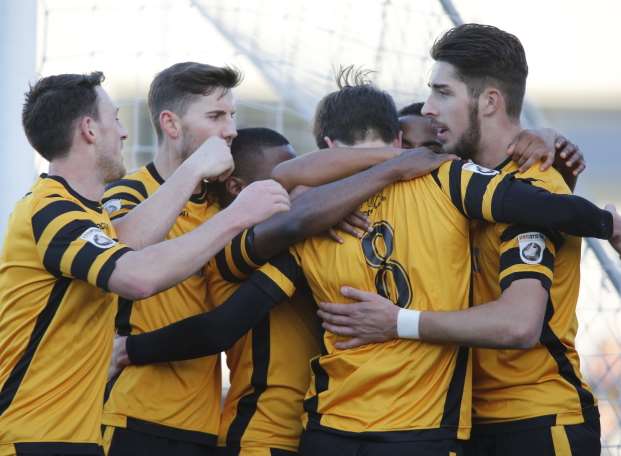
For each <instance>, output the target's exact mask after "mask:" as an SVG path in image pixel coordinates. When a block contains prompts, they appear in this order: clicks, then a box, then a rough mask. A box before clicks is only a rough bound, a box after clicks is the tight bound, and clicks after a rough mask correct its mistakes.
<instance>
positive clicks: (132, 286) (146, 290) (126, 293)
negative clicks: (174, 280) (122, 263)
mask: <svg viewBox="0 0 621 456" xmlns="http://www.w3.org/2000/svg"><path fill="white" fill-rule="evenodd" d="M116 288H117V290H116V293H117V294H118V295H119V296H122V297H123V298H125V299H130V300H132V301H138V300H141V299H146V298H148V297H150V296H153V295H154V294H155V293H157V292H158V291H159V290H158V288H157V286H156V284H155V283H154V281H152V280H149V279H147V278H145V277H141V276H140V274H129V275H128V276H126V277H125V278H124V279H123V281H122V283H119V284H118V286H117V287H116Z"/></svg>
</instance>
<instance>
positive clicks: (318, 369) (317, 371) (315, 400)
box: [304, 331, 330, 424]
mask: <svg viewBox="0 0 621 456" xmlns="http://www.w3.org/2000/svg"><path fill="white" fill-rule="evenodd" d="M324 334H325V331H322V335H321V340H322V345H323V336H324ZM323 350H324V349H323V347H322V352H323ZM320 359H321V357H319V356H318V357H316V358H314V359H312V360H311V364H310V367H311V370H312V371H313V375H314V376H315V391H316V393H315V395H314V396H312V397H309V398H308V399H305V400H304V410H306V412H307V413H308V419H309V421H313V422H315V423H317V424H319V423H320V422H321V414H320V413H319V412H318V410H319V394H320V393H323V392H324V391H327V390H328V386H329V382H330V378H329V377H328V374H327V372H326V371H325V369H324V368H323V367H322V366H321V363H320V362H319V360H320Z"/></svg>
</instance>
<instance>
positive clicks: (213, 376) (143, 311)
mask: <svg viewBox="0 0 621 456" xmlns="http://www.w3.org/2000/svg"><path fill="white" fill-rule="evenodd" d="M230 73H231V71H230V70H227V69H221V68H216V67H212V66H209V65H202V64H197V63H181V64H176V65H173V66H171V67H169V68H167V69H165V70H163V71H162V72H161V73H159V74H158V75H157V76H156V77H155V79H154V81H153V82H152V84H151V88H150V90H149V106H150V108H151V109H162V110H161V111H160V112H159V113H156V112H152V113H151V117H152V118H153V119H154V122H156V123H155V126H156V128H158V127H159V135H158V143H159V144H158V151H157V153H156V156H155V158H154V161H153V163H150V164H147V165H146V166H144V167H142V168H141V169H139V170H138V171H136V172H135V173H132V174H130V175H128V176H126V177H125V178H124V179H121V180H119V181H117V182H114V183H112V184H111V185H109V186H108V188H107V191H106V194H105V198H104V205H105V207H106V208H107V209H108V211H109V212H110V216H111V218H112V219H113V221H114V223H115V226H120V227H122V226H123V224H124V221H125V220H126V219H128V218H129V219H130V220H131V216H132V213H133V212H134V210H138V208H139V207H140V205H142V204H145V203H148V202H149V201H150V200H151V199H152V198H153V197H154V196H156V195H157V193H158V192H160V188H163V187H164V185H163V184H164V182H166V184H168V180H169V176H171V174H173V172H176V171H175V170H176V169H181V168H187V167H188V166H193V165H192V164H193V163H196V162H197V160H199V158H200V159H201V160H205V159H207V158H209V157H210V156H212V155H215V154H217V153H218V151H221V150H222V149H227V148H228V145H230V144H231V142H232V141H233V139H234V138H235V137H236V135H237V130H236V125H235V119H234V113H235V104H234V97H233V93H232V91H231V87H232V86H234V85H235V84H236V82H237V81H238V80H239V78H238V77H233V75H232V74H230ZM260 136H261V138H262V139H261V141H264V142H266V143H270V144H273V143H274V142H273V140H274V134H272V133H270V134H267V133H265V132H264V131H262V135H260ZM275 139H276V140H277V142H280V141H281V137H276V138H275ZM243 141H244V139H243V138H242V144H241V146H243ZM196 157H199V158H196ZM443 160H444V159H443V158H441V157H440V158H438V159H437V160H436V161H435V163H436V165H435V166H437V165H439V163H441V162H442V161H443ZM415 161H416V160H414V162H415ZM188 163H190V165H188ZM429 163H433V161H432V162H429ZM429 163H425V165H428V164H429ZM241 166H242V169H241V170H240V171H242V172H247V171H248V170H247V169H245V168H246V167H244V164H243V162H242V164H241ZM419 168H421V167H419ZM430 169H433V166H432V167H429V168H425V169H424V170H423V171H424V172H428V170H430ZM394 175H395V173H394V172H393V171H392V170H391V169H390V168H385V169H384V171H382V173H377V172H376V178H375V181H376V184H371V186H370V187H369V188H370V189H367V188H363V187H360V186H358V188H350V189H349V191H348V190H347V189H346V188H343V189H341V190H339V191H337V192H332V193H326V191H329V190H326V189H315V190H313V191H309V192H308V193H309V195H308V196H304V198H301V199H300V201H299V202H298V204H297V207H296V208H295V210H293V211H291V212H289V216H287V217H284V218H277V219H275V220H273V221H272V222H270V223H267V224H260V225H259V226H257V227H255V228H254V229H253V230H252V231H244V232H243V233H242V234H241V235H239V236H237V237H236V238H235V240H234V241H233V243H232V244H231V246H229V247H228V248H229V250H232V251H234V252H235V253H236V254H235V255H225V256H223V257H222V259H223V262H222V263H219V265H220V268H221V269H224V270H227V271H234V272H235V271H237V272H239V271H242V272H243V271H245V269H243V268H241V269H240V267H239V265H238V262H239V258H238V257H239V256H240V255H241V256H242V257H244V258H257V257H258V258H269V257H271V256H272V255H273V254H274V253H276V252H278V251H279V250H281V249H282V248H285V247H286V246H288V245H289V244H290V243H292V242H295V241H297V240H300V239H303V238H304V237H306V236H307V235H310V234H315V233H317V231H316V230H317V229H318V228H322V229H327V228H329V227H330V226H331V225H333V224H335V223H336V222H337V221H338V220H340V219H341V218H343V217H344V216H345V215H347V214H348V213H349V212H351V211H353V210H354V209H355V208H356V207H357V206H358V204H359V203H360V202H361V201H363V200H364V199H365V198H366V197H368V196H369V195H370V194H372V192H373V191H374V190H373V188H374V185H375V186H377V185H379V187H377V188H381V186H383V185H385V184H386V183H387V182H392V180H389V179H393V180H394ZM227 176H228V173H224V174H223V175H221V176H220V177H217V178H216V179H212V180H216V181H218V180H223V179H224V178H226V177H227ZM240 177H243V175H242V174H240V173H239V172H238V173H237V174H236V176H235V179H230V180H229V181H228V185H235V184H236V183H239V182H238V179H239V178H240ZM359 182H360V181H354V182H352V183H351V184H350V185H351V186H352V187H353V186H354V185H356V183H359ZM317 192H319V193H317ZM313 194H314V195H315V198H316V199H315V200H313ZM328 196H329V197H330V198H331V201H330V202H329V204H324V205H322V206H319V205H317V201H322V199H325V198H327V197H328ZM185 201H186V202H185V203H184V204H182V205H180V206H178V208H177V211H176V212H175V213H174V215H175V216H174V217H173V218H172V219H170V222H169V225H168V227H169V229H170V225H172V229H170V232H169V233H168V234H167V235H166V234H165V233H164V234H162V236H164V235H166V236H167V237H169V238H174V237H177V236H179V235H181V234H183V233H186V232H189V231H191V230H193V229H194V228H195V227H196V226H197V225H198V224H200V223H202V222H203V221H204V220H207V219H209V218H211V217H213V216H215V214H217V213H218V211H220V210H221V207H220V206H219V204H218V203H217V202H216V201H213V199H212V198H211V199H210V195H208V192H207V186H206V185H204V184H203V183H202V182H200V184H199V185H197V186H196V187H195V192H194V195H193V196H192V197H191V198H189V201H188V200H187V198H186V200H185ZM139 203H140V204H139ZM134 208H136V209H134ZM348 208H349V209H348ZM153 216H154V217H157V215H155V214H154V215H153ZM160 224H161V223H160ZM128 231H131V230H128ZM250 239H253V240H254V248H255V249H256V252H257V253H256V254H254V253H252V252H248V251H247V248H246V244H247V240H250ZM257 266H258V264H256V263H255V265H254V267H257ZM196 271H199V272H197V273H196V274H195V275H194V276H192V277H191V278H190V279H189V280H186V281H184V282H183V283H180V284H178V285H177V286H176V287H173V288H170V289H168V290H166V291H164V292H162V293H159V294H157V295H155V296H152V297H150V298H149V299H147V300H141V301H132V300H127V299H120V300H119V307H118V312H117V317H116V326H117V330H118V332H119V334H120V335H121V336H128V335H130V334H140V333H144V332H147V331H151V330H155V329H158V328H161V327H164V326H166V325H169V324H171V323H174V322H176V321H178V320H182V319H183V318H186V317H190V316H192V315H196V314H200V313H202V312H204V311H205V310H207V309H208V307H207V304H206V303H205V296H206V295H207V285H208V283H207V278H206V276H205V274H204V273H203V272H201V271H202V269H199V268H197V270H196ZM234 272H233V273H232V274H229V275H227V276H226V278H227V279H230V280H231V281H233V282H236V281H238V280H239V279H237V278H235V277H234ZM228 336H229V335H225V336H224V337H222V342H221V343H223V342H225V341H226V340H227V337H228ZM233 341H234V339H233ZM221 343H220V344H219V345H221ZM220 382H221V380H220V365H219V355H215V356H209V357H204V358H202V359H198V360H193V361H188V362H183V363H169V364H162V365H158V366H136V365H134V366H128V367H127V368H126V369H124V370H123V371H122V372H120V374H119V375H118V376H116V377H115V378H114V379H112V380H111V381H110V382H109V384H108V388H107V392H106V393H107V394H106V396H105V407H104V417H103V424H104V425H106V429H105V431H104V441H105V445H106V451H107V452H109V454H110V455H112V456H116V455H124V454H132V455H137V454H155V452H162V453H167V452H173V451H174V452H175V453H177V454H195V453H196V452H209V451H212V450H213V448H214V445H215V443H216V438H217V435H218V428H219V421H220V394H221V393H220V389H221V388H220Z"/></svg>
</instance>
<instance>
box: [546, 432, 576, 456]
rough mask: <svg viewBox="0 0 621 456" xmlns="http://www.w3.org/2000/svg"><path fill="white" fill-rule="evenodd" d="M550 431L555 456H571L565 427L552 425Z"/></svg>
mask: <svg viewBox="0 0 621 456" xmlns="http://www.w3.org/2000/svg"><path fill="white" fill-rule="evenodd" d="M550 433H551V434H552V442H553V444H554V454H555V456H571V446H570V445H569V439H568V438H567V432H565V427H563V426H552V427H551V428H550Z"/></svg>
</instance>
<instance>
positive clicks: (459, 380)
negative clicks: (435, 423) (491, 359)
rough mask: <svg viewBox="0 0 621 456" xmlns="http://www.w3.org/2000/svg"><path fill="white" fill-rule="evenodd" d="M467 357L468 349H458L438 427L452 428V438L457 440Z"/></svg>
mask: <svg viewBox="0 0 621 456" xmlns="http://www.w3.org/2000/svg"><path fill="white" fill-rule="evenodd" d="M469 357H470V349H469V348H468V347H459V350H458V351H457V360H456V361H455V370H454V371H453V377H452V378H451V383H449V387H448V391H447V393H446V399H445V400H444V411H443V413H442V421H441V423H440V425H441V426H445V427H454V429H455V435H454V436H453V438H457V427H458V426H459V416H460V412H461V400H462V398H463V395H464V386H465V384H466V372H467V370H468V358H469Z"/></svg>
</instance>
